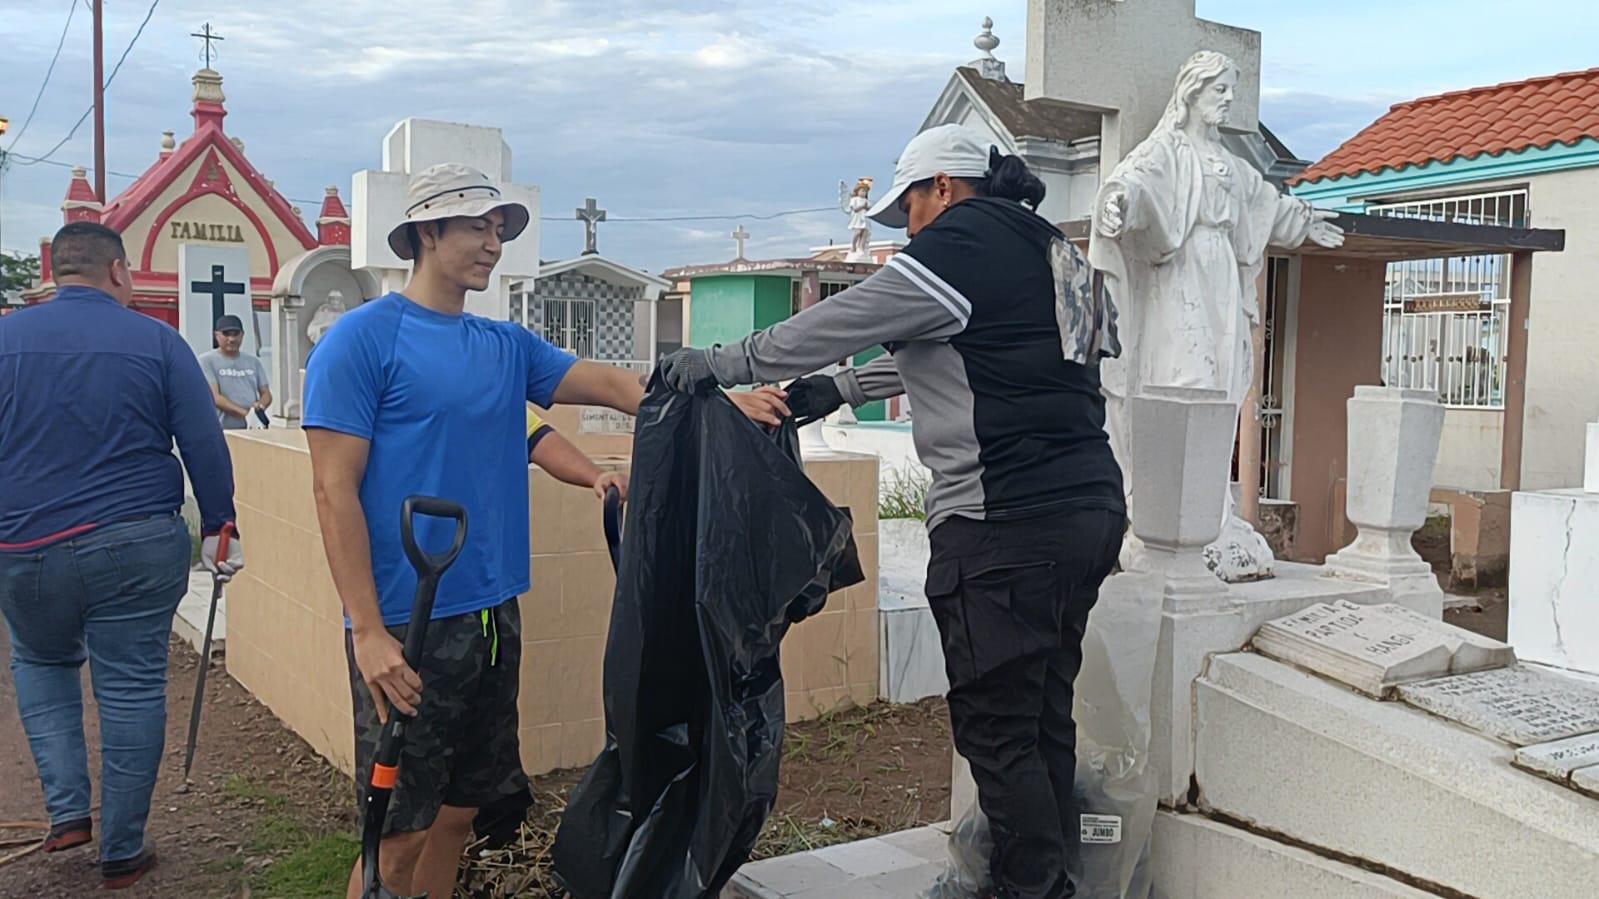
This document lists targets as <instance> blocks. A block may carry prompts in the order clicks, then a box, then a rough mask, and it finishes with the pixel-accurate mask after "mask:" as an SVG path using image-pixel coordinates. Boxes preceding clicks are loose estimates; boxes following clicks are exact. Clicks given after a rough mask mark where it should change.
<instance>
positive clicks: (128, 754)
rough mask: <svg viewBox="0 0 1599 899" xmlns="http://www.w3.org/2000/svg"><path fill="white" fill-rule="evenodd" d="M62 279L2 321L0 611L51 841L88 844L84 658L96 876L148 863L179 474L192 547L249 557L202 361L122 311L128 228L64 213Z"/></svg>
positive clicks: (231, 563)
mask: <svg viewBox="0 0 1599 899" xmlns="http://www.w3.org/2000/svg"><path fill="white" fill-rule="evenodd" d="M50 253H51V261H52V266H53V269H54V272H55V276H56V283H57V284H58V285H60V289H59V290H58V291H57V292H56V296H55V299H54V300H52V301H51V302H49V303H45V304H43V305H39V306H33V307H30V308H28V309H24V310H21V311H19V312H17V313H15V314H13V315H9V316H7V317H5V318H3V319H0V460H3V462H0V613H3V614H4V617H5V621H6V626H7V629H8V630H9V631H10V641H11V657H12V661H11V670H12V672H13V675H14V677H15V680H16V690H17V709H18V711H19V712H20V713H21V716H22V725H23V729H24V730H25V731H26V732H27V734H28V743H29V746H30V747H31V748H32V750H33V757H34V761H35V763H36V764H37V765H38V769H39V780H40V782H41V784H42V786H43V788H44V798H45V806H46V808H47V809H48V811H49V814H50V825H51V831H50V837H49V839H48V841H47V843H46V845H45V851H47V852H54V851H59V850H62V849H68V848H71V847H73V846H79V845H83V844H85V843H88V842H89V841H90V840H91V839H92V827H91V823H90V816H89V812H90V781H89V770H88V761H87V756H88V753H87V748H86V745H85V742H84V735H83V699H82V695H81V692H80V689H79V669H80V668H81V667H82V665H83V663H84V661H85V660H86V659H87V660H88V661H89V663H90V666H91V669H92V671H93V675H94V692H95V699H96V701H97V702H98V703H99V707H100V732H101V779H100V780H101V783H100V789H101V810H100V823H101V831H102V832H101V841H100V864H101V873H102V875H103V876H104V879H105V886H107V887H110V888H119V887H123V886H128V885H131V884H132V883H134V882H136V881H137V880H138V879H139V878H140V877H142V876H143V875H144V873H145V872H146V871H148V870H149V869H150V868H151V867H152V866H154V864H155V853H154V851H153V850H152V849H151V848H150V847H148V846H146V845H145V843H144V828H145V820H146V818H147V817H148V815H149V812H150V794H151V791H152V790H153V789H154V787H155V780H156V772H157V769H158V768H159V766H160V763H161V751H162V746H163V742H164V738H165V735H166V677H167V634H168V633H169V632H170V631H171V629H172V616H173V613H174V612H175V611H176V610H177V607H178V600H179V599H180V598H182V596H183V594H184V593H185V592H186V591H187V589H188V574H189V553H190V543H189V532H188V529H187V527H185V525H184V523H183V520H182V518H181V517H179V515H178V512H179V509H180V508H181V507H182V505H183V471H182V470H181V469H180V468H179V464H178V459H177V458H176V457H174V456H173V453H172V446H173V442H174V441H176V443H177V447H178V451H179V452H180V453H181V454H182V456H183V465H184V466H185V467H187V469H188V471H189V477H190V480H191V482H192V483H193V485H194V493H195V498H196V500H197V501H198V503H199V506H200V516H201V521H202V534H203V536H204V545H203V547H202V550H201V556H202V558H203V560H204V561H205V563H206V566H207V567H208V568H210V569H211V570H212V571H213V572H215V573H216V574H217V575H218V576H219V577H221V578H223V579H226V578H228V577H230V576H231V575H232V574H233V573H234V572H235V571H237V570H238V569H239V568H240V567H242V565H243V564H244V559H243V555H242V552H241V551H240V549H239V543H238V541H237V540H234V541H232V543H231V544H230V549H231V551H230V552H229V554H228V557H227V558H224V559H222V560H220V561H219V560H217V558H216V552H217V536H216V535H217V534H218V533H220V531H221V529H222V526H223V524H224V523H226V522H230V521H232V520H233V468H232V465H231V463H230V462H229V460H228V450H227V446H226V444H225V443H224V442H223V439H222V431H221V428H220V427H218V425H217V418H216V413H215V411H214V410H213V407H212V402H211V390H210V388H209V387H207V386H206V382H205V377H204V376H203V375H202V374H201V373H200V365H199V363H198V362H197V361H196V360H195V357H194V353H193V351H191V350H190V349H189V347H188V345H187V344H185V343H184V342H183V339H182V338H181V337H180V336H179V335H178V333H177V332H176V331H174V330H173V329H172V328H170V327H168V326H167V325H166V324H164V323H162V322H159V321H157V320H155V319H153V318H150V317H148V316H144V315H140V314H139V313H137V312H134V311H133V310H131V309H128V308H127V305H128V303H130V302H131V301H132V300H133V278H132V274H131V273H130V272H129V270H128V260H127V256H126V253H125V251H124V249H123V246H122V239H121V238H120V237H119V236H117V234H116V232H114V231H112V230H110V229H109V228H106V227H103V226H101V225H98V224H94V223H91V222H74V223H73V224H70V225H67V226H66V227H64V228H62V229H61V230H60V231H59V232H57V234H56V236H55V240H54V241H53V242H52V243H51V245H50Z"/></svg>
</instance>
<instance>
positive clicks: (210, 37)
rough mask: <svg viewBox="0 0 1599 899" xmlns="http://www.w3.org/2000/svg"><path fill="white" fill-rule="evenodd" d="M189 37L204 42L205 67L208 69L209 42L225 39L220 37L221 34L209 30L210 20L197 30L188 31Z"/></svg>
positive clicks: (209, 61)
mask: <svg viewBox="0 0 1599 899" xmlns="http://www.w3.org/2000/svg"><path fill="white" fill-rule="evenodd" d="M189 37H197V38H199V39H200V40H202V41H204V42H205V67H206V68H208V69H209V68H211V52H212V51H211V42H212V41H220V40H226V39H225V38H224V37H222V35H220V34H217V33H216V32H214V31H212V30H211V23H210V22H207V23H205V26H204V27H202V28H201V29H200V30H199V31H191V32H189Z"/></svg>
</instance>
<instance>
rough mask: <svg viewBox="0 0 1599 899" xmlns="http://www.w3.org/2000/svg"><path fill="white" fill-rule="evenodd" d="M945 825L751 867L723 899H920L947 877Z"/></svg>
mask: <svg viewBox="0 0 1599 899" xmlns="http://www.w3.org/2000/svg"><path fill="white" fill-rule="evenodd" d="M948 838H949V837H948V831H947V829H946V826H945V825H936V824H935V825H931V826H928V827H918V828H916V829H914V830H907V831H902V832H900V833H893V834H888V835H886V836H881V837H876V838H874V839H870V840H858V841H856V842H854V843H841V844H839V845H837V846H827V847H825V848H822V849H813V850H811V851H809V852H799V853H795V854H793V855H785V856H783V857H781V858H770V859H765V860H763V861H758V862H751V863H750V864H747V865H745V866H744V867H743V868H741V869H740V870H739V872H738V873H737V874H735V875H734V876H733V881H732V883H729V884H728V885H727V888H726V889H725V890H723V891H722V899H843V897H849V899H920V897H921V896H922V894H923V893H924V892H925V891H926V890H927V889H928V888H929V887H931V886H932V885H933V884H934V882H935V881H937V880H938V875H939V874H941V873H943V871H944V858H945V857H946V852H945V844H946V841H947V840H948Z"/></svg>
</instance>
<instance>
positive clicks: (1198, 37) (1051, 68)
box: [1026, 0, 1260, 180]
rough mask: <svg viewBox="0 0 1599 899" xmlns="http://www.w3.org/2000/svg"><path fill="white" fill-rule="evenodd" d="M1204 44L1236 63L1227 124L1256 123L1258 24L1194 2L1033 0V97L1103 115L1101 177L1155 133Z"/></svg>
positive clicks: (1244, 127) (1238, 127)
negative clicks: (1204, 14) (1217, 16)
mask: <svg viewBox="0 0 1599 899" xmlns="http://www.w3.org/2000/svg"><path fill="white" fill-rule="evenodd" d="M1200 50H1215V51H1217V52H1220V53H1225V54H1226V55H1228V56H1230V57H1232V59H1233V61H1234V62H1236V63H1237V64H1238V69H1239V78H1238V87H1237V90H1236V97H1235V99H1234V100H1233V106H1232V112H1231V114H1230V116H1229V118H1230V122H1229V124H1228V130H1230V131H1241V132H1249V131H1255V130H1257V129H1258V128H1259V127H1260V122H1259V119H1260V32H1258V31H1249V30H1247V29H1243V28H1234V27H1232V26H1230V25H1222V24H1220V23H1217V22H1210V21H1206V20H1205V19H1200V18H1197V17H1196V16H1195V15H1194V0H1028V3H1027V84H1026V91H1027V99H1029V100H1034V99H1044V98H1047V99H1051V100H1058V101H1060V102H1062V103H1065V104H1067V105H1069V106H1076V107H1079V108H1081V109H1088V110H1092V111H1094V112H1099V113H1103V114H1104V121H1103V123H1102V124H1101V130H1100V145H1099V177H1100V179H1101V180H1103V179H1105V178H1107V177H1109V176H1110V172H1111V169H1113V168H1115V167H1116V163H1118V162H1120V161H1121V159H1122V157H1123V156H1125V155H1127V153H1129V152H1131V151H1132V149H1133V148H1134V147H1136V146H1138V142H1139V141H1141V140H1143V139H1144V138H1146V137H1148V136H1149V132H1151V131H1153V130H1154V129H1155V123H1156V122H1159V121H1160V115H1161V113H1162V112H1164V111H1165V109H1166V103H1167V101H1168V100H1170V99H1171V94H1172V87H1173V85H1174V83H1175V82H1176V79H1177V70H1178V69H1180V68H1182V65H1183V63H1185V62H1187V61H1188V57H1190V56H1192V55H1193V54H1194V53H1196V52H1198V51H1200Z"/></svg>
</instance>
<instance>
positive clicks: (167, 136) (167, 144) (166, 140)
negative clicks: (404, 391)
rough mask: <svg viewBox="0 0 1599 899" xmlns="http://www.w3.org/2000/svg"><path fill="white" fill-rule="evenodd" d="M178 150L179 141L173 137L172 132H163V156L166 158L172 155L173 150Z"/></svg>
mask: <svg viewBox="0 0 1599 899" xmlns="http://www.w3.org/2000/svg"><path fill="white" fill-rule="evenodd" d="M177 148H178V141H177V138H175V137H173V136H172V132H170V131H163V132H161V155H162V156H166V155H168V154H169V153H171V152H172V151H173V150H176V149H177Z"/></svg>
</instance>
